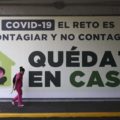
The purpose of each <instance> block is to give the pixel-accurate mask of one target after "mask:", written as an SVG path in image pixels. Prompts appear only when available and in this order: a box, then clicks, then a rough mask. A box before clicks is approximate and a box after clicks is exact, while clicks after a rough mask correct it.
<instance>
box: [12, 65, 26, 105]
mask: <svg viewBox="0 0 120 120" xmlns="http://www.w3.org/2000/svg"><path fill="white" fill-rule="evenodd" d="M24 72H25V69H24V68H23V67H20V71H19V73H17V74H16V75H15V83H14V84H13V89H14V90H16V91H17V96H16V97H15V98H13V100H12V105H15V102H18V107H23V106H24V105H23V103H22V81H23V75H24Z"/></svg>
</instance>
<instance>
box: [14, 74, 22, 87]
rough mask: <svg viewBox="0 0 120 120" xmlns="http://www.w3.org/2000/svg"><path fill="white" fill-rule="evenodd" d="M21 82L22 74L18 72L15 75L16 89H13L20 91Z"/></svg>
mask: <svg viewBox="0 0 120 120" xmlns="http://www.w3.org/2000/svg"><path fill="white" fill-rule="evenodd" d="M22 80H23V74H21V73H20V72H19V73H17V74H16V81H17V83H16V87H15V89H21V88H22Z"/></svg>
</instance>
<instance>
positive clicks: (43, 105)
mask: <svg viewBox="0 0 120 120" xmlns="http://www.w3.org/2000/svg"><path fill="white" fill-rule="evenodd" d="M53 112H55V113H58V112H60V113H63V112H67V113H71V112H74V113H75V112H120V101H96V102H95V101H89V102H88V101H85V102H84V101H80V102H78V101H77V102H24V107H23V108H18V107H17V105H16V106H13V105H12V104H11V102H0V113H53Z"/></svg>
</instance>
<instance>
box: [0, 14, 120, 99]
mask: <svg viewBox="0 0 120 120" xmlns="http://www.w3.org/2000/svg"><path fill="white" fill-rule="evenodd" d="M119 43H120V17H119V16H3V17H2V16H1V17H0V66H1V67H3V68H4V69H5V71H6V74H5V76H6V78H7V80H6V81H4V82H0V91H1V92H0V97H1V98H10V97H13V96H14V93H13V94H11V89H12V78H13V76H14V74H15V73H16V72H19V67H20V66H23V67H24V68H25V69H26V71H25V75H24V78H23V97H24V98H120V94H119V93H120V45H119Z"/></svg>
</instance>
